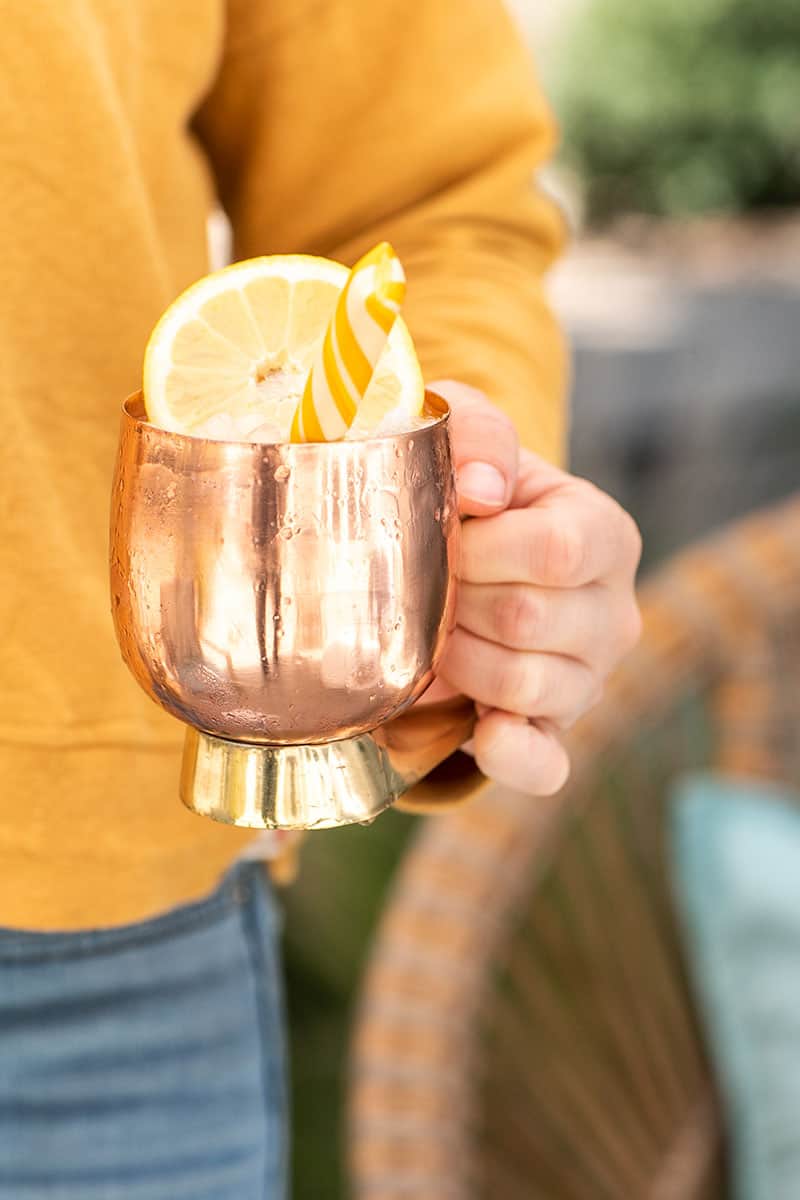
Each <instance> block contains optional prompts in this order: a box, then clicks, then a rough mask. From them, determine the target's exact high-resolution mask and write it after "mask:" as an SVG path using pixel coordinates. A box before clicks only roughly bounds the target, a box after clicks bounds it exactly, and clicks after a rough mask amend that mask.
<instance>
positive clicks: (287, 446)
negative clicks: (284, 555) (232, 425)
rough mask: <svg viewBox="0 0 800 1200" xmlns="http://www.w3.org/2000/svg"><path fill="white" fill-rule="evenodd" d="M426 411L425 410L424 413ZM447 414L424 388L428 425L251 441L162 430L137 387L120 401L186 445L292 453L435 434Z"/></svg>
mask: <svg viewBox="0 0 800 1200" xmlns="http://www.w3.org/2000/svg"><path fill="white" fill-rule="evenodd" d="M426 410H428V411H427V414H426ZM451 413H452V409H451V408H450V405H449V404H448V403H447V401H446V400H445V399H444V397H443V396H440V395H439V393H438V392H434V391H432V390H431V389H430V388H426V389H425V395H424V400H423V415H428V416H432V417H433V418H434V419H433V421H432V423H431V424H430V425H423V426H422V428H420V429H405V430H402V431H400V432H399V433H382V434H372V435H370V436H368V437H359V438H350V439H344V438H342V439H340V440H339V441H334V442H257V441H252V442H251V441H247V440H245V439H240V438H237V439H235V440H229V439H226V438H208V437H197V436H196V435H195V434H191V433H178V432H176V431H174V430H172V429H165V428H164V427H163V426H161V425H154V424H153V422H152V421H149V420H148V419H147V415H146V413H145V407H144V394H143V392H142V390H141V388H139V389H138V390H137V391H135V392H131V393H130V395H129V396H126V398H125V400H124V401H123V403H122V415H123V420H125V421H127V422H128V423H130V424H131V425H133V426H134V427H135V428H137V429H147V430H151V431H153V433H155V434H159V435H162V436H163V437H165V438H169V439H171V440H174V441H176V442H177V443H178V444H184V445H185V446H187V447H188V446H201V445H207V446H225V447H228V446H241V447H246V448H247V449H253V448H257V449H259V450H260V451H262V452H263V451H264V450H281V451H286V450H290V451H291V452H292V453H302V452H303V451H309V450H313V451H314V452H315V453H317V454H318V453H320V452H322V453H325V452H326V451H328V452H333V451H334V449H335V448H336V447H342V446H376V445H385V444H387V443H388V444H391V443H392V442H395V441H402V440H405V439H406V438H418V437H419V438H421V437H430V436H435V435H436V434H437V433H438V432H439V430H441V429H447V426H448V424H449V421H450V416H451Z"/></svg>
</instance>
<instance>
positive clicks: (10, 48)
mask: <svg viewBox="0 0 800 1200" xmlns="http://www.w3.org/2000/svg"><path fill="white" fill-rule="evenodd" d="M0 80H2V86H0V183H1V185H2V197H3V199H2V207H0V364H2V371H1V372H0V414H2V424H1V425H0V430H2V433H1V435H0V514H2V516H1V518H0V519H2V536H0V638H2V653H1V654H0V924H2V925H11V926H25V927H34V928H39V929H54V928H78V927H84V926H96V925H107V924H114V923H119V922H125V921H130V920H135V919H139V918H144V917H146V916H148V915H150V914H153V913H156V912H158V911H159V910H163V909H165V908H167V907H168V906H171V905H175V904H178V903H181V902H185V901H188V900H190V899H193V898H196V897H198V896H200V895H202V894H203V893H205V892H207V891H208V890H209V889H211V888H212V887H213V886H214V884H215V882H216V880H217V879H218V878H219V876H220V874H221V873H222V871H223V870H224V869H225V867H226V866H227V865H228V864H229V863H230V861H231V860H232V859H233V858H234V857H235V856H236V855H237V854H238V853H239V852H240V851H241V849H242V848H243V845H244V844H245V842H246V841H247V840H248V838H249V837H250V836H251V835H249V834H248V833H247V832H246V831H242V830H236V829H231V828H226V827H222V826H217V825H214V824H213V823H212V822H210V821H206V820H202V819H199V818H197V817H195V816H192V815H190V814H189V813H188V812H186V811H185V810H184V809H183V808H182V806H181V804H180V803H179V801H178V799H177V776H178V765H179V757H180V747H181V742H182V735H183V729H182V727H181V726H180V725H179V724H178V723H177V722H175V721H173V720H172V719H170V718H169V717H168V716H166V715H165V714H164V713H162V712H160V711H159V710H158V709H157V708H156V706H155V705H154V704H153V703H151V701H149V700H148V699H147V698H146V697H145V695H144V694H143V693H141V692H140V691H139V689H138V687H137V685H136V683H135V682H134V681H133V679H132V678H131V677H130V676H129V675H128V673H127V670H126V669H125V667H124V666H123V664H122V662H121V659H120V656H119V652H118V650H117V646H116V643H115V640H114V635H113V632H112V626H111V620H110V615H109V597H108V582H107V528H108V508H109V486H110V473H111V468H112V462H113V457H114V451H115V446H116V440H117V430H118V419H119V408H120V404H121V401H122V399H123V398H124V396H125V395H126V394H127V393H129V392H130V391H132V390H133V389H134V388H136V387H137V386H138V384H139V380H140V373H141V361H142V352H143V348H144V345H145V343H146V341H147V337H148V334H149V332H150V330H151V328H152V326H153V324H154V322H155V320H156V318H157V317H158V316H159V314H160V313H161V311H162V310H163V309H164V307H165V306H166V305H167V304H168V303H169V302H170V301H171V300H172V299H173V298H174V297H175V295H176V294H177V293H178V292H180V291H181V290H182V289H183V288H185V287H186V286H187V284H189V283H190V282H191V281H192V280H194V279H196V278H197V277H198V276H200V275H203V274H204V273H205V272H206V271H207V270H208V261H207V246H206V218H207V216H208V214H209V212H210V211H211V210H212V209H213V207H214V206H215V204H216V203H217V200H218V199H219V201H221V203H222V204H223V206H224V207H225V209H226V210H227V212H228V214H229V216H230V219H231V222H232V224H233V229H234V238H235V245H234V252H235V256H236V257H237V258H243V257H249V256H251V255H255V254H269V253H273V252H288V251H304V252H310V253H315V254H325V255H330V256H332V257H336V258H340V259H342V260H344V261H351V260H353V259H354V258H355V257H356V255H358V254H359V253H360V252H361V251H362V250H364V249H365V248H367V246H368V245H369V244H371V243H374V242H376V241H378V240H379V239H380V238H384V237H385V238H389V239H390V240H391V241H392V242H393V243H394V245H395V246H396V247H397V250H398V251H399V253H400V255H401V257H402V259H403V262H404V265H405V268H406V271H407V274H408V278H409V284H410V290H409V299H408V306H407V315H408V319H409V323H410V325H411V329H412V332H413V333H414V335H415V338H416V341H417V345H418V347H419V351H420V355H421V358H422V362H423V366H424V369H425V372H426V375H427V377H428V378H429V379H432V378H435V377H441V376H452V377H457V378H461V379H464V380H466V381H468V382H472V383H474V384H477V385H478V386H481V387H483V388H485V389H486V391H487V392H489V394H490V395H491V396H492V397H493V398H494V399H495V400H496V401H497V403H498V404H500V405H501V406H503V407H504V408H505V409H507V411H508V412H510V413H511V414H513V417H514V418H515V420H516V421H517V423H518V426H519V429H520V432H521V434H522V437H523V440H524V441H525V442H527V444H528V445H530V446H531V447H533V448H535V449H537V450H539V451H540V452H542V453H544V454H545V455H548V456H550V457H552V458H556V457H558V456H559V454H560V452H561V448H562V442H563V435H564V418H563V407H562V390H563V375H564V372H563V354H562V350H561V346H560V342H559V338H558V334H557V332H556V330H555V328H554V326H553V323H552V321H551V318H550V316H549V314H548V312H547V309H546V306H545V304H544V302H543V300H542V296H541V290H540V281H541V276H542V272H543V270H544V268H545V267H546V265H547V264H548V262H549V261H550V260H551V258H552V257H553V255H554V253H555V252H556V250H557V248H558V244H559V241H560V238H561V225H560V221H559V219H558V216H557V215H556V214H555V212H554V210H553V209H552V208H551V206H550V205H549V204H548V203H547V202H546V201H545V200H544V199H543V198H542V197H541V196H540V195H539V194H537V193H536V192H535V191H534V189H533V186H532V173H533V171H534V168H535V167H536V165H537V163H538V162H539V161H540V160H541V159H542V158H543V156H544V155H545V154H546V153H547V151H548V149H549V148H550V145H551V139H552V126H551V120H550V117H549V115H548V113H547V111H546V108H545V106H544V103H543V101H542V99H541V97H540V95H539V93H538V92H537V90H536V88H535V85H534V83H533V81H532V80H531V78H530V74H529V67H528V64H527V62H526V56H525V53H524V52H523V50H522V49H521V46H520V44H519V42H518V39H517V37H516V35H515V33H514V31H513V30H512V27H511V25H510V23H509V21H508V19H507V17H506V16H505V15H504V12H503V9H502V6H501V3H500V0H469V2H468V3H467V2H465V0H424V3H423V2H422V0H419V2H416V3H408V0H230V2H229V4H228V5H227V7H226V4H225V3H224V0H35V2H34V3H29V4H23V3H17V4H13V5H9V6H6V8H5V10H4V16H3V23H2V38H0Z"/></svg>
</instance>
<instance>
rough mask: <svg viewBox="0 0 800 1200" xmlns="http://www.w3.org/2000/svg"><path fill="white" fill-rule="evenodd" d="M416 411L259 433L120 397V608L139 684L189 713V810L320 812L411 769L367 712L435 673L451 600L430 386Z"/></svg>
mask: <svg viewBox="0 0 800 1200" xmlns="http://www.w3.org/2000/svg"><path fill="white" fill-rule="evenodd" d="M425 415H427V416H429V417H430V418H433V420H432V423H431V424H429V425H426V426H424V427H422V428H420V429H416V430H414V431H413V432H408V433H404V434H397V435H392V436H382V437H375V438H369V439H365V440H357V441H356V440H354V441H345V442H336V443H323V444H305V445H291V444H283V443H281V444H275V445H270V444H256V443H248V442H224V441H214V440H207V439H203V438H194V437H188V436H184V435H180V434H175V433H170V432H167V431H166V430H163V429H159V428H156V427H155V426H153V425H150V424H149V423H148V422H147V421H146V419H145V414H144V406H143V403H142V398H141V395H140V394H137V395H135V396H132V397H130V398H129V399H128V400H127V401H126V403H125V405H124V408H123V416H122V428H121V439H120V445H119V452H118V457H117V466H116V472H115V478H114V484H113V493H112V516H111V592H112V606H113V615H114V622H115V628H116V632H117V637H118V639H119V644H120V647H121V649H122V654H123V657H124V659H125V662H126V663H127V664H128V666H129V667H130V669H131V671H132V672H133V674H134V676H135V677H136V679H137V680H138V681H139V683H140V684H141V685H142V687H143V688H144V689H145V691H146V692H147V693H148V695H150V696H151V697H152V698H153V699H154V700H156V701H157V702H158V703H159V704H161V705H162V707H164V708H165V709H166V710H167V711H168V712H170V713H172V715H173V716H176V717H178V719H179V720H181V721H184V722H186V723H187V724H188V725H189V726H190V727H191V728H192V730H194V731H198V732H197V733H195V734H192V733H191V731H190V736H189V737H188V738H187V752H186V758H185V762H184V773H183V783H182V794H183V799H184V801H185V802H186V803H187V804H189V806H190V807H192V808H194V809H195V810H196V811H200V812H205V813H208V814H209V815H212V816H215V817H216V818H217V819H220V820H226V821H233V822H235V823H238V824H248V825H256V826H261V827H263V826H267V827H271V826H275V825H281V826H287V825H288V826H290V827H297V826H302V827H307V826H308V825H313V826H315V827H317V826H321V825H331V824H340V823H343V822H347V821H352V820H364V819H370V818H371V817H372V816H374V815H375V812H376V811H380V809H381V808H382V807H385V805H386V804H387V803H390V802H391V800H392V799H394V798H395V797H396V796H397V795H398V794H399V793H400V792H401V791H402V790H404V788H405V787H406V786H408V779H407V778H405V774H406V773H405V772H404V770H403V769H402V768H399V767H398V766H397V764H393V763H392V762H391V754H390V752H389V750H388V749H387V746H388V742H387V739H385V738H383V739H382V738H380V737H379V736H378V737H377V738H376V737H373V736H371V731H374V730H376V728H377V727H379V726H383V725H384V724H385V723H386V722H387V721H389V720H390V719H392V718H395V717H397V716H398V714H400V713H402V712H403V711H404V710H405V709H407V708H408V706H409V705H410V704H411V703H412V702H413V701H414V700H415V699H416V698H417V697H418V696H419V695H420V694H421V693H422V692H423V691H424V689H425V688H426V687H427V685H428V683H429V682H430V680H431V678H432V676H433V671H434V668H435V666H436V663H437V660H438V657H439V655H440V652H441V649H442V646H443V642H444V638H445V636H446V633H447V630H448V627H449V625H450V624H451V622H452V617H453V611H454V584H453V578H454V571H455V556H456V552H457V543H458V530H459V521H458V514H457V508H456V499H455V490H454V482H453V472H452V465H451V460H450V449H449V441H448V434H447V419H448V410H447V405H446V404H445V402H444V401H443V400H441V399H440V398H439V397H438V396H435V395H433V394H431V393H427V394H426V407H425ZM451 720H452V718H451ZM462 736H463V734H462ZM390 741H391V739H389V742H390ZM282 750H283V751H285V752H284V753H281V751H282ZM365 773H366V776H367V779H366V781H365V779H364V778H362V776H364V774H365ZM279 793H280V794H279ZM306 793H307V795H306ZM328 793H329V794H328Z"/></svg>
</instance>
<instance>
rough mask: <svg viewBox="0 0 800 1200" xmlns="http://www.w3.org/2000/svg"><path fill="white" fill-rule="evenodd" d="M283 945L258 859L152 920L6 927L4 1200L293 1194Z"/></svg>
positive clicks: (267, 1199) (1, 1128)
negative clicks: (54, 928)
mask: <svg viewBox="0 0 800 1200" xmlns="http://www.w3.org/2000/svg"><path fill="white" fill-rule="evenodd" d="M278 943H279V918H278V916H277V912H276V908H275V904H274V901H273V899H272V895H271V891H270V887H269V883H268V881H267V879H266V875H265V871H264V868H263V867H262V866H261V865H260V864H256V863H242V864H239V865H237V866H236V867H235V868H234V869H233V870H232V871H231V872H230V873H229V874H228V875H227V876H226V878H225V879H224V880H223V882H222V884H221V886H220V887H219V888H218V889H217V891H216V892H215V893H214V894H213V895H212V896H210V897H209V898H207V899H205V900H202V901H200V902H199V903H196V904H191V905H188V906H186V907H183V908H179V909H175V910H174V911H172V912H169V913H167V914H166V915H164V916H161V917H158V918H156V919H155V920H151V921H144V922H142V923H141V924H136V925H126V926H123V927H120V928H117V929H105V930H98V931H96V932H95V931H92V932H80V933H65V934H61V933H56V934H49V933H35V932H34V933H28V932H20V931H17V930H13V929H0V1200H40V1198H41V1200H279V1198H280V1200H282V1198H283V1197H284V1196H285V1188H286V1160H287V1117H286V1083H285V1042H284V1036H285V1031H284V1019H283V1001H282V994H281V988H280V983H279V979H280V964H279V950H278Z"/></svg>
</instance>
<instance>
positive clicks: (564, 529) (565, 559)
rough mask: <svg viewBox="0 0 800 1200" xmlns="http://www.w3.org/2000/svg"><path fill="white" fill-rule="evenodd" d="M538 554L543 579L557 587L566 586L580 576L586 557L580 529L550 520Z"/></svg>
mask: <svg viewBox="0 0 800 1200" xmlns="http://www.w3.org/2000/svg"><path fill="white" fill-rule="evenodd" d="M540 554H541V571H542V574H543V576H544V579H545V581H546V582H547V583H551V584H554V585H555V586H557V587H559V586H560V587H568V586H569V585H570V584H571V583H573V582H574V581H575V580H576V579H577V578H578V577H579V576H580V573H581V568H582V566H583V563H584V562H585V559H586V548H585V545H584V541H583V537H582V535H581V533H580V530H579V529H578V528H577V526H575V525H572V524H567V523H560V522H559V523H556V522H555V521H551V522H550V524H549V527H548V529H547V531H546V532H545V534H544V538H543V542H542V545H541V549H540ZM534 577H535V576H534Z"/></svg>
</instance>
